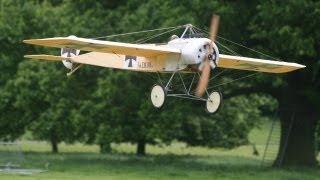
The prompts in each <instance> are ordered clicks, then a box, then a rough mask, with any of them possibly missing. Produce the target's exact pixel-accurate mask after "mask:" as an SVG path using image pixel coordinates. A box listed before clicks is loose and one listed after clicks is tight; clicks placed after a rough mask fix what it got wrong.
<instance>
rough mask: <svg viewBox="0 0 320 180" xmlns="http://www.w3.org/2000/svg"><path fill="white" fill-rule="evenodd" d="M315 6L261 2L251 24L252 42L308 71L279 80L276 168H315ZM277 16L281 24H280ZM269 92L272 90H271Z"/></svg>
mask: <svg viewBox="0 0 320 180" xmlns="http://www.w3.org/2000/svg"><path fill="white" fill-rule="evenodd" d="M316 7H318V8H319V7H320V3H319V2H315V1H302V0H295V1H290V2H275V1H268V2H267V1H261V4H260V5H259V6H258V7H257V8H258V14H257V15H256V17H254V18H253V19H252V21H251V26H250V30H251V31H252V32H253V34H252V38H253V39H255V40H256V41H258V42H257V43H259V44H261V45H263V47H264V48H266V49H269V51H270V52H271V51H273V52H274V54H277V56H278V57H279V58H280V59H285V60H290V61H296V62H299V63H301V64H305V65H306V66H307V68H305V69H303V70H300V71H296V72H293V73H288V74H287V75H285V76H283V83H281V86H280V89H279V91H278V92H279V93H270V94H272V95H273V96H274V97H275V98H276V99H277V100H278V101H279V114H280V118H281V144H280V150H279V154H278V158H277V160H276V161H275V165H281V166H315V165H316V164H317V161H316V156H315V155H316V147H315V130H316V125H317V123H318V120H319V118H318V114H319V107H320V106H319V102H320V101H319V94H318V92H319V83H320V81H319V63H318V59H319V53H317V51H319V43H318V42H317V41H316V39H319V36H320V33H319V31H317V30H316V29H319V27H320V24H319V21H314V17H317V16H319V11H317V8H316ZM280 16H281V18H279V17H280ZM271 88H274V87H271Z"/></svg>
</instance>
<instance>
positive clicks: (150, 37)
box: [132, 26, 183, 44]
mask: <svg viewBox="0 0 320 180" xmlns="http://www.w3.org/2000/svg"><path fill="white" fill-rule="evenodd" d="M181 27H183V26H180V27H177V28H174V29H171V30H168V31H165V32H163V33H159V34H155V35H153V36H149V37H146V38H142V39H140V40H137V41H134V42H132V43H135V44H142V43H145V42H147V41H149V40H151V39H154V38H156V37H159V36H162V35H164V34H167V33H169V32H172V31H176V30H178V29H180V28H181Z"/></svg>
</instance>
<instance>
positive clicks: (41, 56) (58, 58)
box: [24, 54, 71, 61]
mask: <svg viewBox="0 0 320 180" xmlns="http://www.w3.org/2000/svg"><path fill="white" fill-rule="evenodd" d="M24 57H25V58H30V59H40V60H49V61H62V60H71V58H69V57H61V56H53V55H46V54H39V55H25V56H24Z"/></svg>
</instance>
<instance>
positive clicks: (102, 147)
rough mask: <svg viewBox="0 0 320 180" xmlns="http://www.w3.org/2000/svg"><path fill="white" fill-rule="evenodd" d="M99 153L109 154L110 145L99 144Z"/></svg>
mask: <svg viewBox="0 0 320 180" xmlns="http://www.w3.org/2000/svg"><path fill="white" fill-rule="evenodd" d="M99 145H100V153H110V152H111V145H110V143H100V144H99Z"/></svg>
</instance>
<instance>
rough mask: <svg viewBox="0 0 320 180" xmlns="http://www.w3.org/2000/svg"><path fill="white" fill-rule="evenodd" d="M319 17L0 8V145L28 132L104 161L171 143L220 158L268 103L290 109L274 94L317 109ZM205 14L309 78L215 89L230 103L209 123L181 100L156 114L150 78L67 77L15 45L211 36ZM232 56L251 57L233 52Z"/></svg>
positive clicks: (243, 7)
mask: <svg viewBox="0 0 320 180" xmlns="http://www.w3.org/2000/svg"><path fill="white" fill-rule="evenodd" d="M319 12H320V10H319V3H318V2H313V1H302V0H295V1H290V3H287V2H283V3H281V2H273V1H271V2H270V1H256V2H251V3H247V2H242V1H237V2H233V1H224V2H219V1H210V2H207V3H203V2H202V1H198V0H194V1H165V0H149V1H147V0H144V1H138V0H130V1H123V0H118V1H112V2H109V1H94V2H93V1H85V0H79V1H68V0H32V1H21V0H2V1H1V2H0V39H1V45H0V46H1V49H0V62H1V63H0V70H1V77H0V112H1V114H0V128H1V131H0V138H1V139H5V140H14V139H16V138H18V137H20V136H21V135H23V134H24V133H25V131H26V130H30V131H32V133H33V135H34V137H35V138H38V139H43V140H49V141H50V142H51V143H52V145H53V150H54V151H58V149H57V143H58V142H62V141H64V142H69V143H72V142H75V141H80V142H84V143H98V144H100V145H101V148H102V151H110V143H112V142H116V143H118V142H131V143H138V145H139V144H140V148H139V146H138V153H139V151H140V154H143V153H144V145H145V144H146V143H153V144H154V143H156V144H161V143H170V142H172V141H173V140H179V141H183V142H186V143H187V144H188V145H201V146H209V147H217V146H219V147H227V148H232V147H235V146H239V145H241V144H245V143H248V140H247V139H248V138H247V135H248V132H249V131H250V129H252V128H253V127H254V126H257V125H258V123H259V121H260V120H263V119H264V118H265V117H267V116H271V114H273V111H274V110H275V109H276V108H277V106H278V105H277V102H275V100H274V98H275V99H277V100H278V101H279V102H280V106H281V104H285V106H286V107H287V104H288V103H287V104H286V101H285V100H282V99H281V97H282V95H283V94H281V92H283V91H288V89H289V88H292V87H294V88H297V91H295V92H296V93H298V94H299V95H301V94H302V97H303V98H305V99H306V101H303V102H306V103H305V104H306V106H310V105H311V106H313V107H318V108H319V107H320V106H319V104H318V103H319V102H320V101H319V100H318V99H319V97H320V96H319V93H318V92H319V82H320V81H319V74H320V73H319V72H320V71H319V67H320V64H319V53H318V52H319V47H320V45H319V42H317V41H316V40H317V39H319V38H320V37H319V36H320V34H319V31H316V30H315V29H317V28H319V27H320V25H319V21H315V19H314V18H316V17H318V16H319ZM212 13H217V14H219V15H220V16H221V25H220V29H219V35H220V36H222V37H227V38H228V39H232V40H233V41H235V42H240V43H241V44H244V45H246V46H249V47H254V48H256V49H258V50H262V51H264V52H265V53H267V54H270V55H272V56H275V57H276V58H280V59H288V60H289V61H297V62H299V63H303V64H306V65H307V66H308V67H310V68H307V69H306V70H303V71H301V72H300V73H299V74H300V75H296V74H295V75H291V76H286V75H284V76H283V75H282V76H270V75H265V74H259V75H257V76H254V77H253V78H250V79H248V81H241V82H239V83H238V82H235V83H232V84H229V85H226V86H222V87H219V88H218V89H220V90H222V91H223V92H224V93H225V96H226V97H227V98H226V100H225V103H224V106H223V108H222V109H221V111H220V112H219V113H218V114H216V115H208V114H206V113H205V111H204V105H203V104H200V103H198V102H190V101H186V100H178V99H169V100H168V102H166V103H167V104H166V106H165V107H164V108H163V109H161V110H160V111H159V110H156V109H154V108H153V107H152V106H151V104H150V102H149V93H150V92H149V89H150V88H151V86H152V85H153V84H154V83H156V82H157V77H156V76H155V75H152V74H148V73H135V72H123V71H118V70H110V69H103V68H99V67H92V66H86V67H82V68H81V69H80V70H78V71H77V72H76V73H75V74H74V75H73V76H71V77H67V76H65V74H66V73H67V71H66V69H65V68H63V66H62V64H59V63H49V62H36V61H29V60H23V55H24V54H37V53H46V52H47V53H51V54H59V50H57V49H46V48H39V47H33V46H28V45H25V44H22V40H23V39H30V38H43V37H53V36H68V35H71V34H73V35H77V36H79V37H99V36H105V35H110V34H117V33H124V32H132V31H138V30H145V29H153V28H160V27H169V26H177V25H182V24H187V23H192V24H194V25H195V26H197V27H200V28H202V29H205V30H208V25H209V20H210V17H211V15H212ZM301 19H303V20H301ZM136 38H141V37H139V36H126V37H124V38H113V39H110V40H119V41H125V42H132V41H133V40H136ZM168 38H169V35H168V36H161V37H160V38H157V39H155V40H156V41H160V42H165V41H167V39H168ZM218 40H219V38H218ZM220 40H221V39H220ZM221 41H222V40H221ZM230 47H231V48H232V49H234V50H236V51H237V52H239V53H241V54H242V55H252V52H250V51H244V49H243V48H242V49H241V48H239V47H238V46H234V44H230ZM256 56H257V55H256ZM236 77H237V74H236ZM296 77H298V79H297V78H296ZM228 80H230V79H229V78H228V77H224V78H222V79H220V81H221V82H225V81H228ZM293 81H295V82H293ZM296 81H299V82H300V83H298V84H295V83H296ZM279 89H282V91H280V90H279ZM290 91H293V89H290ZM262 93H263V94H262ZM318 108H315V109H314V112H318V111H319V109H318Z"/></svg>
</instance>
